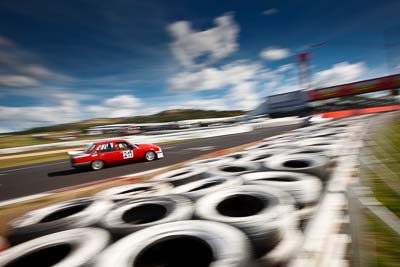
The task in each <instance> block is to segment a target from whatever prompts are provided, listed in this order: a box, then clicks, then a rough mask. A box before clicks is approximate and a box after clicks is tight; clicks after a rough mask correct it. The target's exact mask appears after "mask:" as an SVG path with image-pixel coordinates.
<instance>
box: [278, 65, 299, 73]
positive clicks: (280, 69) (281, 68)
mask: <svg viewBox="0 0 400 267" xmlns="http://www.w3.org/2000/svg"><path fill="white" fill-rule="evenodd" d="M294 67H295V65H294V64H293V63H290V64H284V65H281V66H279V67H278V69H277V70H276V72H277V73H283V72H287V71H289V70H293V69H294Z"/></svg>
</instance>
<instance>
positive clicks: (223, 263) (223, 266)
mask: <svg viewBox="0 0 400 267" xmlns="http://www.w3.org/2000/svg"><path fill="white" fill-rule="evenodd" d="M250 264H251V250H250V243H249V241H248V239H247V237H246V236H245V235H244V234H243V233H242V232H241V231H239V230H238V229H236V228H234V227H232V226H229V225H226V224H221V223H217V222H208V221H197V220H189V221H180V222H171V223H166V224H161V225H156V226H152V227H149V228H146V229H143V230H140V231H138V232H136V233H133V234H131V235H128V236H126V237H124V238H122V239H121V240H119V241H117V242H116V243H114V244H113V245H111V246H110V247H108V248H107V249H106V250H105V251H104V252H103V253H101V254H100V256H99V257H98V259H97V261H96V263H95V264H94V267H110V266H118V267H128V266H129V267H130V266H193V267H202V266H213V267H248V266H251V265H250Z"/></svg>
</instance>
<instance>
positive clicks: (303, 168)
mask: <svg viewBox="0 0 400 267" xmlns="http://www.w3.org/2000/svg"><path fill="white" fill-rule="evenodd" d="M263 164H264V166H265V167H266V168H267V169H268V170H271V171H291V172H302V173H308V174H311V175H315V176H317V177H319V178H321V179H322V180H325V179H327V177H328V175H329V158H328V157H325V156H321V155H310V154H284V155H283V154H281V155H276V156H274V157H270V158H268V159H267V160H266V161H264V163H263Z"/></svg>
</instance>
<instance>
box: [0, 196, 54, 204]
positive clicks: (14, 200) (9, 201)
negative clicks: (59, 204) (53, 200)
mask: <svg viewBox="0 0 400 267" xmlns="http://www.w3.org/2000/svg"><path fill="white" fill-rule="evenodd" d="M49 195H50V193H40V194H35V195H29V196H25V197H19V198H13V199H10V200H5V201H2V202H0V207H1V206H6V205H10V204H15V203H18V202H22V201H27V200H32V199H36V198H39V197H45V196H49Z"/></svg>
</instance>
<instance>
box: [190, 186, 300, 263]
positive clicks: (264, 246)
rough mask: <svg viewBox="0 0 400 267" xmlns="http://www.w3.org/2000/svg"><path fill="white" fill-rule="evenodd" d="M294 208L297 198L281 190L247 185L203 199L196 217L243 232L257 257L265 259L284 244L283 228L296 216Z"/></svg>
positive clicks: (206, 196)
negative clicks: (288, 220)
mask: <svg viewBox="0 0 400 267" xmlns="http://www.w3.org/2000/svg"><path fill="white" fill-rule="evenodd" d="M293 204H294V200H293V198H292V197H291V196H290V195H289V194H287V193H285V192H283V191H280V190H279V189H275V188H270V187H267V186H259V185H243V186H236V187H231V188H227V189H224V190H221V191H218V192H214V193H211V194H208V195H205V196H204V197H202V198H200V199H199V200H198V201H197V203H196V216H197V217H198V218H200V219H203V220H209V221H217V222H221V223H226V224H230V225H232V226H235V227H237V228H239V229H240V230H242V231H243V232H244V233H245V234H246V235H247V236H248V237H249V238H250V240H251V242H252V245H253V249H254V253H255V256H256V257H261V256H263V255H265V254H266V253H267V252H268V251H270V250H271V249H273V248H274V247H275V246H276V245H277V244H278V243H279V242H280V241H281V239H282V231H284V229H281V225H282V222H283V220H285V219H286V218H285V216H286V215H288V214H291V216H293V211H294V206H293Z"/></svg>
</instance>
